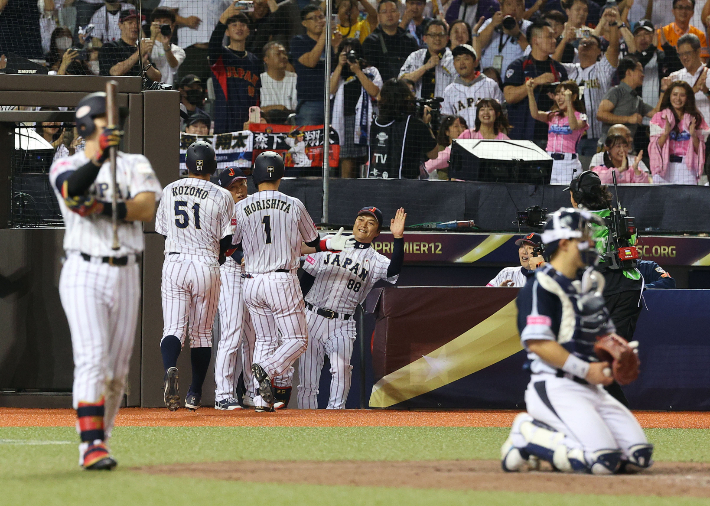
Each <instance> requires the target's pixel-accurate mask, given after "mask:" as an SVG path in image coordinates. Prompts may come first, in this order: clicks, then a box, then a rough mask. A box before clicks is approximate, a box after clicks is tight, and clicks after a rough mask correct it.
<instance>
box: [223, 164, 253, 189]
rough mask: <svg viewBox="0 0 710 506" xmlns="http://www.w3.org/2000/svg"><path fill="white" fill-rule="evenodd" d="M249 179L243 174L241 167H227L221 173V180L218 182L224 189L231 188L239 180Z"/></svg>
mask: <svg viewBox="0 0 710 506" xmlns="http://www.w3.org/2000/svg"><path fill="white" fill-rule="evenodd" d="M246 178H247V177H246V176H245V175H244V173H243V172H242V169H240V168H239V167H227V168H226V169H224V170H223V171H222V172H220V173H219V178H218V179H217V182H218V183H219V185H220V186H221V187H222V188H229V186H230V185H231V184H232V183H233V182H234V181H236V180H237V179H246Z"/></svg>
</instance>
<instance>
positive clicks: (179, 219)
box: [175, 200, 200, 229]
mask: <svg viewBox="0 0 710 506" xmlns="http://www.w3.org/2000/svg"><path fill="white" fill-rule="evenodd" d="M183 207H187V202H185V201H184V200H176V201H175V226H176V227H177V228H187V226H188V225H189V224H190V217H189V216H188V214H187V211H186V210H185V209H183ZM192 216H193V220H194V223H195V228H196V229H199V228H200V204H198V203H195V205H193V206H192Z"/></svg>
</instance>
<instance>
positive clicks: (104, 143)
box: [96, 127, 123, 165]
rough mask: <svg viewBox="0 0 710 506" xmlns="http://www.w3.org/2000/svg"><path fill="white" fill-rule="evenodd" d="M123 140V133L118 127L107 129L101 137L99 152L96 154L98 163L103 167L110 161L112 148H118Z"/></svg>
mask: <svg viewBox="0 0 710 506" xmlns="http://www.w3.org/2000/svg"><path fill="white" fill-rule="evenodd" d="M122 138H123V132H121V131H120V130H119V129H118V128H116V127H106V128H104V131H103V132H101V135H100V136H99V152H98V153H97V154H96V161H97V162H98V163H99V164H100V165H103V163H104V162H105V161H106V160H107V159H108V156H109V152H110V148H114V147H115V148H118V145H119V144H121V139H122Z"/></svg>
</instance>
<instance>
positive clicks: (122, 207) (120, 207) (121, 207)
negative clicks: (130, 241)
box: [101, 202, 128, 220]
mask: <svg viewBox="0 0 710 506" xmlns="http://www.w3.org/2000/svg"><path fill="white" fill-rule="evenodd" d="M101 204H103V206H104V208H103V210H102V211H101V214H103V215H104V216H108V217H109V218H112V217H113V205H112V203H111V202H101ZM116 210H117V212H116V217H117V218H118V219H119V220H122V219H124V218H125V217H126V214H127V213H128V209H126V203H125V202H118V203H117V204H116Z"/></svg>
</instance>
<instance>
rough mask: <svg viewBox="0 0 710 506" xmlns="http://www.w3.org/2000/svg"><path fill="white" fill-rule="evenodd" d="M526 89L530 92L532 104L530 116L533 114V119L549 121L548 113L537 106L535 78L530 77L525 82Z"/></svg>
mask: <svg viewBox="0 0 710 506" xmlns="http://www.w3.org/2000/svg"><path fill="white" fill-rule="evenodd" d="M525 89H526V91H527V94H528V103H529V104H530V116H532V117H533V119H536V120H538V121H542V122H544V123H547V121H548V119H547V115H548V113H546V112H540V111H539V110H538V108H537V102H536V101H535V91H534V89H535V84H534V80H533V79H530V80H529V81H526V82H525Z"/></svg>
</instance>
